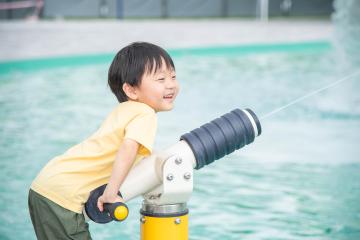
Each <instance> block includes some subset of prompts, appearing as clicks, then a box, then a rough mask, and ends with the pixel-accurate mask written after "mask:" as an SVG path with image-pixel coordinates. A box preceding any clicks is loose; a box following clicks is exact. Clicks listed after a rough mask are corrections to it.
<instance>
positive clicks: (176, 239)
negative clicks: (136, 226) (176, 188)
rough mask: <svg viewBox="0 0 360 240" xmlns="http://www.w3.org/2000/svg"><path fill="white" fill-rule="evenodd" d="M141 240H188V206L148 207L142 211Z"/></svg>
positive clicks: (144, 206) (145, 206)
mask: <svg viewBox="0 0 360 240" xmlns="http://www.w3.org/2000/svg"><path fill="white" fill-rule="evenodd" d="M140 213H141V219H140V224H141V226H140V236H141V240H169V239H171V240H188V237H189V224H188V209H187V208H186V204H183V203H182V204H171V205H159V206H156V205H147V204H145V205H144V204H143V208H142V209H141V211H140Z"/></svg>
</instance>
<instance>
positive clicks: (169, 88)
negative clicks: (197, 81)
mask: <svg viewBox="0 0 360 240" xmlns="http://www.w3.org/2000/svg"><path fill="white" fill-rule="evenodd" d="M135 92H136V97H137V99H136V101H139V102H142V103H145V104H147V105H149V106H150V107H152V108H153V109H154V110H155V111H156V112H161V111H169V110H171V109H172V108H173V107H174V105H173V104H174V101H175V98H176V96H177V94H178V92H179V83H178V81H177V80H176V75H175V71H174V70H172V69H168V68H167V66H166V64H165V62H164V61H163V63H162V66H161V68H160V69H158V70H157V71H153V72H149V71H148V72H145V73H144V75H143V76H142V79H141V84H140V86H138V87H135Z"/></svg>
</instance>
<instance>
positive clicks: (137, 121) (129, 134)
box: [124, 113, 157, 155]
mask: <svg viewBox="0 0 360 240" xmlns="http://www.w3.org/2000/svg"><path fill="white" fill-rule="evenodd" d="M156 128H157V117H156V113H144V114H140V115H138V116H136V117H135V118H134V119H133V120H132V121H130V123H129V124H128V125H127V126H126V128H125V136H124V139H132V140H134V141H136V142H138V143H139V144H140V145H141V146H140V151H139V152H142V153H143V154H144V155H148V154H151V152H152V148H153V144H154V140H155V134H156ZM142 150H143V151H142Z"/></svg>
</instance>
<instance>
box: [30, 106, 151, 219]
mask: <svg viewBox="0 0 360 240" xmlns="http://www.w3.org/2000/svg"><path fill="white" fill-rule="evenodd" d="M156 127H157V117H156V113H155V111H154V110H153V109H152V108H151V107H149V106H148V105H146V104H144V103H139V102H134V101H127V102H123V103H120V104H119V105H118V106H117V107H116V108H115V109H114V110H113V111H112V112H111V113H110V114H109V115H108V116H107V118H106V119H105V121H104V122H103V123H102V125H101V126H100V128H99V129H98V130H97V131H96V132H95V133H94V134H93V135H92V136H90V137H89V138H87V139H86V140H84V141H83V142H81V143H79V144H77V145H75V146H73V147H72V148H70V149H68V150H67V151H66V152H65V153H64V154H62V155H60V156H57V157H55V158H53V159H52V160H51V161H50V162H48V164H47V165H46V166H45V167H44V168H43V169H42V170H41V172H40V173H39V175H38V176H37V177H36V178H35V180H34V181H33V183H32V185H31V189H32V190H34V191H35V192H37V193H39V194H41V195H42V196H44V197H46V198H48V199H50V200H51V201H53V202H55V203H57V204H58V205H60V206H62V207H64V208H66V209H69V210H71V211H74V212H77V213H81V211H82V208H83V205H84V203H85V202H86V201H87V199H88V197H89V193H90V192H91V191H92V190H94V189H95V188H97V187H99V186H101V185H103V184H106V183H107V182H108V180H109V178H110V174H111V170H112V166H113V163H114V160H115V155H116V153H117V151H118V149H119V147H120V145H121V143H122V142H123V140H124V139H133V140H135V141H136V142H138V143H139V144H140V147H139V150H138V153H137V157H136V162H135V163H137V162H138V161H139V160H140V159H141V158H143V157H144V156H147V155H149V154H151V151H152V146H153V143H154V139H155V133H156Z"/></svg>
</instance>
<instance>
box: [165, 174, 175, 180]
mask: <svg viewBox="0 0 360 240" xmlns="http://www.w3.org/2000/svg"><path fill="white" fill-rule="evenodd" d="M166 179H167V180H168V181H172V180H173V179H174V175H172V174H171V173H169V174H168V175H167V177H166Z"/></svg>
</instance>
